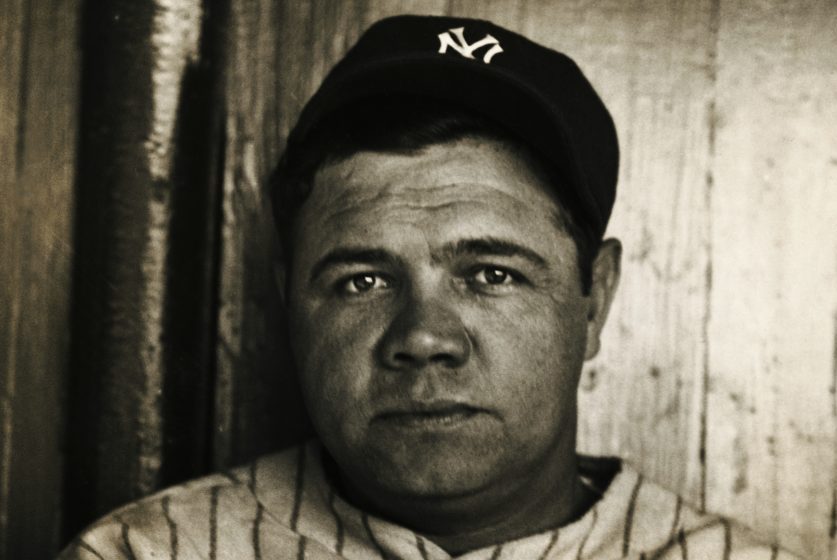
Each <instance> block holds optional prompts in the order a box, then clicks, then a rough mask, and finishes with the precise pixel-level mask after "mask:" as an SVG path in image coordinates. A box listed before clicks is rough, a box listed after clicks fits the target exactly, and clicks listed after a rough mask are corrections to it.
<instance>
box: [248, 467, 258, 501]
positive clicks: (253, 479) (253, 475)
mask: <svg viewBox="0 0 837 560" xmlns="http://www.w3.org/2000/svg"><path fill="white" fill-rule="evenodd" d="M258 463H259V460H258V459H256V460H255V461H253V462H252V463H250V468H249V469H248V473H247V474H248V475H249V478H250V480H248V481H247V487H248V488H250V492H252V493H253V495H254V496H255V495H256V471H257V470H258V468H259V467H258Z"/></svg>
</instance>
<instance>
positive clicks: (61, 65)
mask: <svg viewBox="0 0 837 560" xmlns="http://www.w3.org/2000/svg"><path fill="white" fill-rule="evenodd" d="M78 12H79V3H78V2H75V1H52V2H42V3H37V5H35V4H33V3H30V2H23V1H19V0H3V1H0V59H2V60H3V72H4V74H3V81H2V84H1V85H0V162H2V166H0V167H1V168H0V262H2V263H3V264H2V266H0V450H2V452H0V559H5V558H9V559H12V558H33V559H36V558H50V557H52V556H53V555H54V554H55V553H56V551H57V547H58V531H59V522H60V518H59V512H60V495H61V482H62V466H63V456H62V453H61V436H62V433H63V418H62V415H63V410H64V407H63V401H64V387H65V382H66V379H65V378H66V362H67V354H68V346H69V294H70V283H71V280H70V276H71V275H70V268H71V267H70V265H71V258H72V238H73V235H72V226H71V221H72V220H71V217H72V210H73V200H74V197H73V191H72V181H73V168H74V163H75V137H76V125H77V123H76V109H77V100H78V95H77V83H78V73H79V52H78V49H77V32H78V19H79V18H78V16H79V13H78Z"/></svg>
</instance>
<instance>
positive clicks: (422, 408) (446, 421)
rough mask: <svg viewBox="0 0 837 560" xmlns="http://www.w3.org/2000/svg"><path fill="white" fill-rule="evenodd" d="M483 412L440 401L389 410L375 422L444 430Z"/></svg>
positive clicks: (471, 407)
mask: <svg viewBox="0 0 837 560" xmlns="http://www.w3.org/2000/svg"><path fill="white" fill-rule="evenodd" d="M482 412H485V411H483V410H481V409H479V408H475V407H473V406H469V405H466V404H461V403H454V402H446V401H439V402H431V403H416V404H411V405H410V406H407V407H404V408H400V409H394V410H387V411H385V412H383V413H381V414H378V415H377V416H376V417H375V420H376V421H379V422H384V423H386V424H389V425H391V426H397V427H399V428H403V429H442V428H451V427H456V426H459V425H460V424H463V423H465V422H468V421H469V420H471V419H473V418H474V417H475V416H477V415H479V414H480V413H482Z"/></svg>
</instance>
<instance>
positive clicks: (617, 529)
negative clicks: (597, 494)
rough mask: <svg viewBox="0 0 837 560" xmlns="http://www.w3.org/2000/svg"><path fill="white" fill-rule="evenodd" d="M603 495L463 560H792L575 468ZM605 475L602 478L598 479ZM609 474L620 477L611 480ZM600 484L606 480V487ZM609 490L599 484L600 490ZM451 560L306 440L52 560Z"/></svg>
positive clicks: (133, 515) (643, 489) (100, 531)
mask: <svg viewBox="0 0 837 560" xmlns="http://www.w3.org/2000/svg"><path fill="white" fill-rule="evenodd" d="M581 467H582V474H584V475H585V476H589V478H590V479H591V480H592V481H593V483H595V481H596V480H599V481H601V480H604V483H605V484H606V485H607V488H606V489H605V490H604V492H603V495H602V497H601V498H600V499H599V500H598V501H597V502H596V504H595V505H594V506H593V507H592V508H591V509H590V510H589V511H588V512H587V513H586V514H585V515H584V516H583V517H581V518H580V519H578V520H577V521H575V522H573V523H570V524H568V525H565V526H563V527H560V528H557V529H555V530H553V531H547V532H543V533H538V534H534V535H530V536H527V537H523V538H521V539H517V540H514V541H509V542H505V543H501V544H497V545H494V546H491V547H487V548H484V549H480V550H475V551H471V552H468V553H466V554H463V555H461V556H459V557H458V558H460V559H461V560H512V559H519V560H523V559H527V560H528V559H533V560H535V559H551V560H577V559H583V558H590V559H594V558H595V559H608V560H609V559H616V558H629V559H634V560H641V559H648V560H650V559H652V558H655V559H665V560H668V559H682V560H686V559H697V560H703V559H718V560H722V559H727V558H729V559H734V560H744V559H748V560H757V559H763V560H771V559H789V558H792V557H791V556H790V555H788V554H787V553H785V552H784V551H781V550H779V549H778V548H776V547H771V546H764V545H759V544H757V543H756V541H755V540H753V539H752V537H751V536H750V535H749V534H748V533H747V531H746V530H744V529H743V528H741V527H739V526H737V525H735V524H734V523H732V522H730V521H727V520H725V519H722V518H720V517H717V516H713V515H706V514H701V513H699V512H698V511H696V510H695V509H693V508H691V507H689V506H688V505H686V504H684V503H683V501H682V500H681V499H680V498H679V497H678V496H676V495H675V494H673V493H671V492H669V491H667V490H664V489H662V488H660V487H659V486H657V485H655V484H653V483H651V482H648V481H646V480H644V479H643V477H642V476H641V475H640V474H638V473H637V472H636V471H635V470H632V469H631V468H630V467H629V466H627V465H622V466H621V469H620V468H619V463H618V462H617V461H615V460H612V459H610V460H608V459H604V460H600V459H584V460H582V461H581ZM608 471H609V472H608ZM617 471H618V472H617ZM608 479H610V480H608ZM608 482H609V483H608ZM152 558H153V559H157V560H159V559H171V560H193V559H195V560H197V559H201V560H210V559H211V560H222V559H236V560H268V559H270V560H280V559H291V560H294V559H306V560H327V559H338V558H348V559H357V560H361V559H363V560H366V559H381V558H383V559H404V560H407V559H411V560H442V559H450V558H452V557H451V556H450V555H449V554H448V553H446V552H445V551H444V550H442V549H441V548H439V547H438V546H436V545H435V544H434V543H433V542H431V541H430V540H428V539H426V538H424V537H422V536H420V535H418V534H416V533H414V532H412V531H410V530H409V529H406V528H404V527H400V526H398V525H395V524H393V523H390V522H388V521H385V520H383V519H379V518H376V517H374V516H372V515H369V514H367V513H365V512H363V511H360V510H358V509H357V508H355V507H353V506H351V505H350V504H348V503H347V502H345V501H343V500H342V499H341V498H340V497H339V496H338V495H336V494H335V491H334V488H333V486H332V485H331V484H330V483H329V480H328V477H327V476H326V474H325V470H324V467H323V463H322V451H321V447H320V445H319V444H318V443H317V442H316V441H312V442H309V443H308V444H305V445H302V446H299V447H295V448H291V449H288V450H286V451H283V452H280V453H277V454H273V455H269V456H265V457H262V458H260V459H258V460H256V461H255V462H253V463H251V464H250V465H248V466H245V467H241V468H237V469H235V470H232V471H229V472H227V473H225V474H216V475H211V476H208V477H204V478H201V479H198V480H195V481H192V482H189V483H186V484H183V485H180V486H175V487H173V488H170V489H168V490H164V491H162V492H160V493H158V494H155V495H153V496H150V497H147V498H145V499H142V500H140V501H137V502H134V503H132V504H129V505H127V506H125V507H123V508H121V509H119V510H117V511H115V512H113V513H111V514H110V515H108V516H107V517H105V518H104V519H102V520H100V521H99V522H98V523H96V524H94V525H93V526H92V527H90V528H89V529H88V530H87V531H85V532H84V533H83V534H82V535H80V536H79V537H78V538H77V539H76V540H75V541H74V542H73V543H71V544H70V546H69V547H68V548H67V549H66V550H65V551H64V552H63V553H62V555H61V556H60V559H61V560H71V559H73V560H75V559H81V560H102V559H107V560H111V559H130V560H134V559H136V560H145V559H152Z"/></svg>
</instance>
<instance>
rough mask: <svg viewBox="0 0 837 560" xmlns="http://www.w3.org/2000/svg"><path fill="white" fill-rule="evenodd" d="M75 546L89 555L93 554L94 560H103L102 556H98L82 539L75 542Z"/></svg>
mask: <svg viewBox="0 0 837 560" xmlns="http://www.w3.org/2000/svg"><path fill="white" fill-rule="evenodd" d="M76 546H78V547H79V548H83V549H84V550H86V551H87V552H89V553H90V554H95V555H96V558H100V559H101V560H105V557H104V556H102V555H101V554H99V552H98V551H97V550H96V549H95V548H93V547H92V546H90V545H89V544H87V543H86V542H84V539H78V540H77V541H76Z"/></svg>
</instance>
